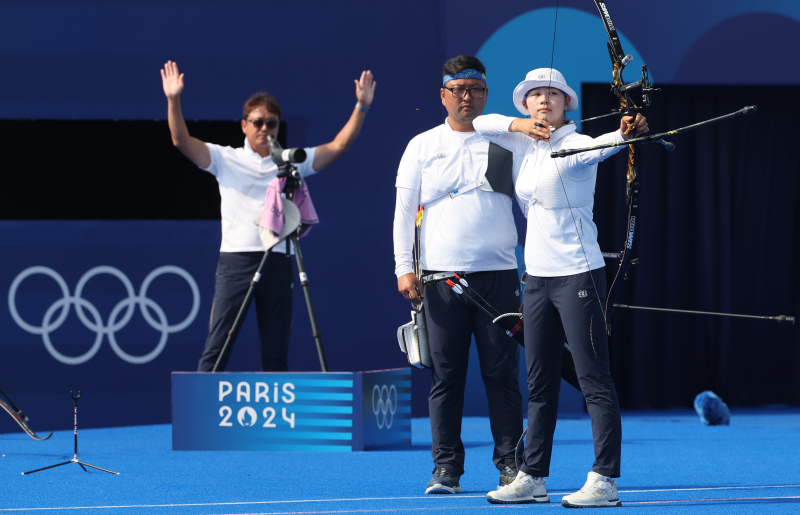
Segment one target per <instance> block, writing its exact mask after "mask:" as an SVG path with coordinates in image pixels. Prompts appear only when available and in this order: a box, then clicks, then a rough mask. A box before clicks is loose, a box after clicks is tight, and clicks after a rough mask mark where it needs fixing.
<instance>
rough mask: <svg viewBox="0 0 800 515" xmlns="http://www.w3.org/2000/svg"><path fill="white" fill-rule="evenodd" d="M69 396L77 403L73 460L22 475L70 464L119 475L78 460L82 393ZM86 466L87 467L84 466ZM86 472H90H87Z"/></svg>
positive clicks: (84, 468)
mask: <svg viewBox="0 0 800 515" xmlns="http://www.w3.org/2000/svg"><path fill="white" fill-rule="evenodd" d="M69 396H70V397H72V400H73V401H74V402H75V415H74V419H73V420H74V432H75V455H74V456H73V457H72V459H71V460H69V461H65V462H64V463H59V464H57V465H50V466H49V467H42V468H40V469H36V470H31V471H29V472H23V473H22V475H23V476H24V475H25V474H33V473H34V472H39V471H40V470H47V469H51V468H54V467H60V466H61V465H68V464H70V463H77V464H78V465H80V466H81V468H82V469H83V470H86V467H92V468H93V469H97V470H102V471H103V472H108V473H109V474H119V472H114V471H111V470H106V469H103V468H100V467H95V466H94V465H89V464H88V463H84V462H82V461H80V460H79V459H78V399H80V398H81V392H80V390H78V396H77V397H75V396H74V395H72V391H70V392H69ZM84 465H85V466H84ZM86 472H89V471H88V470H86Z"/></svg>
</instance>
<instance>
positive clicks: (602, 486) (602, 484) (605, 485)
mask: <svg viewBox="0 0 800 515" xmlns="http://www.w3.org/2000/svg"><path fill="white" fill-rule="evenodd" d="M612 486H613V485H612V484H611V483H610V482H609V481H606V480H605V479H601V480H599V481H595V482H594V483H592V484H585V485H583V488H581V492H583V493H590V492H592V491H595V490H608V489H609V488H611V487H612Z"/></svg>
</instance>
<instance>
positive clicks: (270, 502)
mask: <svg viewBox="0 0 800 515" xmlns="http://www.w3.org/2000/svg"><path fill="white" fill-rule="evenodd" d="M762 488H800V485H753V486H707V487H698V488H653V489H649V490H620V491H619V493H621V494H638V493H648V492H697V491H703V490H759V489H762ZM547 493H548V494H549V495H567V494H570V493H572V490H570V491H567V492H547ZM484 497H486V496H485V495H423V496H417V497H356V498H352V499H297V500H287V501H240V502H209V503H187V504H126V505H119V506H59V507H51V508H0V512H5V511H44V510H113V509H121V508H182V507H187V506H250V505H259V504H261V505H264V504H293V503H313V502H348V501H350V502H352V501H403V500H411V499H453V500H457V499H482V498H484Z"/></svg>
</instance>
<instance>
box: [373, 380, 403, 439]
mask: <svg viewBox="0 0 800 515" xmlns="http://www.w3.org/2000/svg"><path fill="white" fill-rule="evenodd" d="M376 393H377V394H378V401H377V402H376V401H375V394H376ZM384 394H386V395H385V397H386V400H384ZM392 396H394V400H392ZM372 412H373V413H375V421H376V422H377V423H378V429H383V428H384V426H385V427H386V429H390V428H391V427H392V422H393V421H394V414H395V413H396V412H397V389H396V388H395V387H394V385H392V386H390V387H388V388H387V387H386V385H383V386H378V385H375V386H374V387H373V388H372Z"/></svg>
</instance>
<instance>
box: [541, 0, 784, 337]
mask: <svg viewBox="0 0 800 515" xmlns="http://www.w3.org/2000/svg"><path fill="white" fill-rule="evenodd" d="M594 3H595V5H596V6H597V10H598V11H600V19H601V20H602V21H603V26H604V27H605V29H606V34H607V35H608V43H607V45H608V55H609V57H610V58H611V63H612V67H613V69H612V75H613V78H614V81H613V82H612V84H611V91H612V92H613V93H614V94H615V95H616V96H617V97H618V98H619V102H620V108H619V110H614V111H612V112H611V113H608V114H605V115H601V116H595V117H592V118H587V119H585V120H580V121H590V120H596V119H599V118H605V117H607V116H612V115H615V114H617V115H621V116H631V115H634V116H635V115H636V113H638V112H639V111H640V110H641V108H642V107H646V106H649V105H650V93H651V92H653V91H659V89H658V88H654V87H653V85H652V84H651V83H650V80H649V77H648V74H647V66H646V65H643V66H642V78H641V79H640V80H638V81H636V82H633V83H630V84H626V83H625V81H624V80H623V78H622V70H623V69H624V68H625V66H626V65H627V64H629V63H630V62H631V60H633V56H631V55H630V54H626V53H625V52H624V51H623V50H622V44H621V42H620V39H619V36H618V34H617V29H616V27H615V26H614V22H613V21H612V20H611V15H610V14H609V12H608V7H606V3H605V1H603V0H594ZM557 24H558V2H556V25H557ZM555 30H556V29H555V27H554V28H553V55H551V57H550V68H551V70H552V68H553V56H554V55H555ZM551 73H552V72H551ZM637 88H639V89H640V90H641V94H642V105H641V106H637V105H636V103H635V102H634V101H633V98H632V97H631V91H632V90H635V89H637ZM757 110H758V108H757V107H756V106H748V107H744V108H742V109H740V110H738V111H736V112H734V113H730V114H727V115H724V116H719V117H717V118H713V119H711V120H705V121H703V122H699V123H695V124H692V125H689V126H687V127H682V128H680V129H675V130H671V131H667V132H663V133H660V134H654V135H651V136H643V137H639V138H633V137H632V136H629V137H628V138H626V141H625V142H624V143H611V144H606V145H597V146H594V147H587V148H581V149H570V150H559V151H558V152H552V147H551V153H550V157H551V158H554V159H555V158H557V157H566V156H569V155H573V154H578V153H581V152H586V151H589V150H599V149H602V148H611V147H617V146H620V145H627V146H628V173H627V184H626V188H625V197H626V200H625V202H626V204H627V205H628V224H627V231H626V234H627V238H626V241H625V245H624V247H623V249H622V251H621V252H619V253H615V254H614V255H613V256H612V255H610V254H608V253H606V254H604V257H616V258H617V259H619V261H620V263H619V268H618V269H617V273H616V274H615V275H614V280H613V281H612V282H611V286H610V287H609V289H608V293H607V295H606V302H605V309H604V310H603V314H604V317H605V322H606V330H607V331H608V334H609V335H611V314H612V312H613V310H614V308H615V307H616V308H620V309H650V310H655V311H671V312H680V313H694V314H704V315H720V316H736V317H746V318H760V319H765V320H774V321H777V322H778V323H789V324H792V325H794V317H786V316H783V315H781V316H778V317H756V316H748V315H731V314H726V313H711V312H698V311H686V310H667V309H663V308H641V307H637V306H628V305H624V304H615V303H614V300H615V299H616V296H617V292H618V290H619V285H620V284H621V280H620V279H623V280H624V279H626V278H627V272H628V267H629V266H630V265H632V264H636V263H635V262H636V261H637V260H634V259H631V258H632V251H633V243H634V237H635V234H636V221H637V217H638V211H639V193H640V189H641V176H640V174H639V170H638V168H637V166H636V159H637V155H636V152H635V150H634V146H635V145H641V144H646V143H660V144H662V145H664V146H665V147H666V148H667V150H670V151H672V150H675V145H673V144H672V143H670V142H668V141H665V140H664V139H662V138H663V137H664V136H673V135H676V134H680V133H683V132H686V131H689V130H693V129H697V128H699V127H702V126H705V125H709V124H712V123H717V122H720V121H723V120H727V119H730V118H734V117H737V116H744V115H748V114H752V113H755V112H756V111H757ZM572 123H579V122H572ZM564 125H569V124H563V125H559V126H556V127H555V128H556V129H557V128H559V127H563V126H564ZM632 130H633V125H631V124H628V129H627V130H626V131H625V134H626V135H627V134H629V133H630V132H632ZM556 169H557V170H558V165H556ZM560 176H561V173H560V172H559V178H561V177H560ZM561 181H562V187H563V179H561ZM564 194H565V195H566V188H565V189H564ZM567 202H569V199H567ZM571 211H572V207H571V206H570V212H571ZM574 218H575V217H574V215H573V221H574ZM576 229H577V227H576ZM578 238H579V239H580V235H578ZM581 247H582V248H583V242H582V241H581ZM584 256H586V250H585V249H584ZM586 264H587V267H588V266H589V260H588V258H587V259H586ZM590 275H591V274H590ZM592 283H593V285H594V280H592ZM595 294H597V286H596V285H595ZM598 300H599V296H598ZM601 307H602V304H601Z"/></svg>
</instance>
